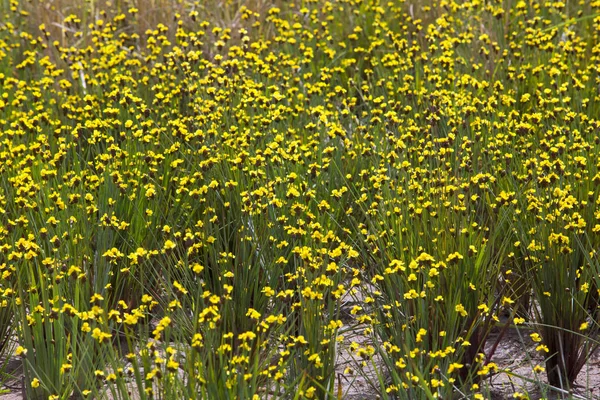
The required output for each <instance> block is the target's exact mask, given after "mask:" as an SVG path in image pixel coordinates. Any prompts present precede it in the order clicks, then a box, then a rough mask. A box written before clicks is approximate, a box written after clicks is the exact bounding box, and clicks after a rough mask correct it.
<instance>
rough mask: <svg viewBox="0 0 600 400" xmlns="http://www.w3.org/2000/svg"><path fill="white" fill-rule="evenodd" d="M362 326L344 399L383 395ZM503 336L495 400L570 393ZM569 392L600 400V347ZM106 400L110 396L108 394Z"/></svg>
mask: <svg viewBox="0 0 600 400" xmlns="http://www.w3.org/2000/svg"><path fill="white" fill-rule="evenodd" d="M348 319H350V318H348ZM347 322H350V321H347ZM364 328H365V327H360V326H355V327H354V329H352V330H351V331H348V332H347V333H345V334H344V340H343V341H342V342H341V343H340V344H339V348H338V359H337V366H336V377H337V379H336V380H337V386H338V387H336V389H335V393H341V396H342V399H345V400H371V399H373V400H374V399H380V398H381V397H380V396H379V394H378V389H377V388H378V385H379V382H378V374H377V372H378V371H377V370H378V369H380V368H381V365H382V362H381V360H380V359H378V358H377V355H375V356H373V357H372V358H371V359H358V358H357V357H356V356H355V355H353V353H352V352H351V350H350V345H351V343H352V342H355V343H358V345H359V346H361V347H367V346H369V345H372V341H371V339H370V338H369V337H368V336H366V335H364V332H363V330H364ZM500 335H501V334H500V332H499V331H498V332H494V333H492V335H491V337H490V338H489V340H488V342H487V345H486V353H488V352H489V351H490V349H491V347H492V346H493V344H494V343H495V342H496V339H497V338H498V337H499V336H500ZM500 339H501V340H500V342H499V345H498V347H497V348H496V350H495V352H494V357H493V362H495V363H496V364H497V365H498V367H499V372H498V373H497V374H495V375H493V376H491V377H489V378H487V379H486V380H485V381H484V383H483V384H484V385H485V386H484V390H483V391H484V393H486V392H488V393H489V394H490V396H491V399H492V400H501V399H512V398H513V394H514V393H515V392H521V393H527V394H528V395H529V398H530V399H531V400H541V399H544V398H545V399H549V400H550V399H565V398H569V396H568V395H569V394H568V393H564V392H563V393H561V392H558V391H550V390H548V388H547V385H546V384H545V383H546V374H545V372H541V373H538V374H536V373H535V372H534V371H533V367H534V366H536V365H541V366H544V358H543V356H541V355H540V354H539V353H538V352H537V351H536V350H535V347H536V343H534V342H533V341H532V340H531V339H530V337H529V335H528V334H527V333H526V332H525V331H519V330H517V329H514V328H510V329H508V330H506V332H504V334H502V335H501V338H500ZM5 372H6V373H9V374H11V375H13V376H15V377H16V378H15V379H14V380H12V381H10V382H8V383H7V386H5V387H4V388H2V389H4V390H3V391H2V393H1V394H0V400H17V399H24V397H23V394H22V373H21V361H20V360H19V359H17V358H14V359H11V360H9V362H8V363H7V368H6V370H5ZM339 385H341V392H340V389H339ZM570 396H571V397H570V398H572V399H585V400H587V399H598V400H600V352H596V354H594V355H593V356H592V357H591V358H590V360H589V361H588V363H587V365H586V366H585V367H584V368H583V369H582V371H581V372H580V373H579V377H578V378H577V381H576V382H575V387H574V389H573V391H572V392H571V393H570ZM107 400H110V399H109V398H108V397H107Z"/></svg>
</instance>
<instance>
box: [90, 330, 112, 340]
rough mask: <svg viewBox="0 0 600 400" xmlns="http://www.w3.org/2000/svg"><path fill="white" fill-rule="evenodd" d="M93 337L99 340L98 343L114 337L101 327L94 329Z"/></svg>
mask: <svg viewBox="0 0 600 400" xmlns="http://www.w3.org/2000/svg"><path fill="white" fill-rule="evenodd" d="M92 337H93V338H94V339H96V340H97V341H98V343H103V342H105V341H107V340H108V339H110V338H111V337H112V334H110V333H106V332H103V331H102V330H101V329H100V328H94V330H93V331H92Z"/></svg>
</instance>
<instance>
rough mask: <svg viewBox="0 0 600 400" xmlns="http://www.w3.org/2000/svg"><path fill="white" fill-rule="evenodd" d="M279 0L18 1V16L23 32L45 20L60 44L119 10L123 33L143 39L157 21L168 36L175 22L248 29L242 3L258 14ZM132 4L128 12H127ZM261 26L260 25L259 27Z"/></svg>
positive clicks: (80, 39) (4, 5) (1, 4)
mask: <svg viewBox="0 0 600 400" xmlns="http://www.w3.org/2000/svg"><path fill="white" fill-rule="evenodd" d="M282 2H283V0H202V1H191V0H104V1H98V0H28V1H24V2H21V4H20V8H21V9H23V10H25V11H26V12H27V13H28V15H27V16H26V17H25V18H23V24H24V26H23V27H22V28H23V30H25V31H26V32H39V26H40V25H42V24H44V26H45V27H46V29H47V30H48V31H49V32H50V36H51V38H52V40H58V41H59V42H60V44H61V45H62V46H67V45H72V46H76V47H78V46H81V45H85V44H86V43H87V42H86V41H87V38H88V36H89V35H88V33H89V25H90V24H91V23H94V22H96V21H98V20H105V21H106V20H112V19H113V18H114V17H115V16H117V15H120V14H123V15H124V16H125V19H124V20H123V21H122V22H121V25H120V27H119V29H120V30H122V31H123V32H125V33H127V34H133V33H136V34H137V35H139V37H140V38H141V39H142V40H143V38H144V37H145V32H146V31H147V30H153V29H155V28H156V27H157V25H158V24H163V25H165V26H167V27H168V28H169V31H168V32H169V33H168V34H167V36H168V37H169V39H172V38H173V36H174V33H175V31H176V28H177V25H178V24H183V25H184V26H185V27H186V28H187V29H190V30H195V28H196V29H198V28H197V27H199V25H200V22H202V21H208V22H210V25H211V26H218V27H220V28H229V29H231V30H232V31H237V30H238V29H240V28H246V29H248V30H251V29H252V23H253V22H254V21H250V20H243V18H242V12H241V11H242V10H243V7H245V8H247V9H249V10H251V11H253V12H255V13H257V14H260V16H261V19H262V16H264V15H266V11H267V10H268V9H269V8H271V7H275V6H278V5H281V3H282ZM9 6H10V3H9V2H8V1H6V0H5V1H1V0H0V15H2V14H4V13H5V12H6V11H7V10H8V8H9ZM132 8H135V9H137V13H136V14H135V15H132V14H131V13H130V12H129V10H130V9H132ZM70 15H74V16H76V17H77V18H79V20H81V23H79V24H78V26H74V25H73V24H65V22H64V21H65V18H67V17H69V16H70ZM259 29H260V28H259Z"/></svg>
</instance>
